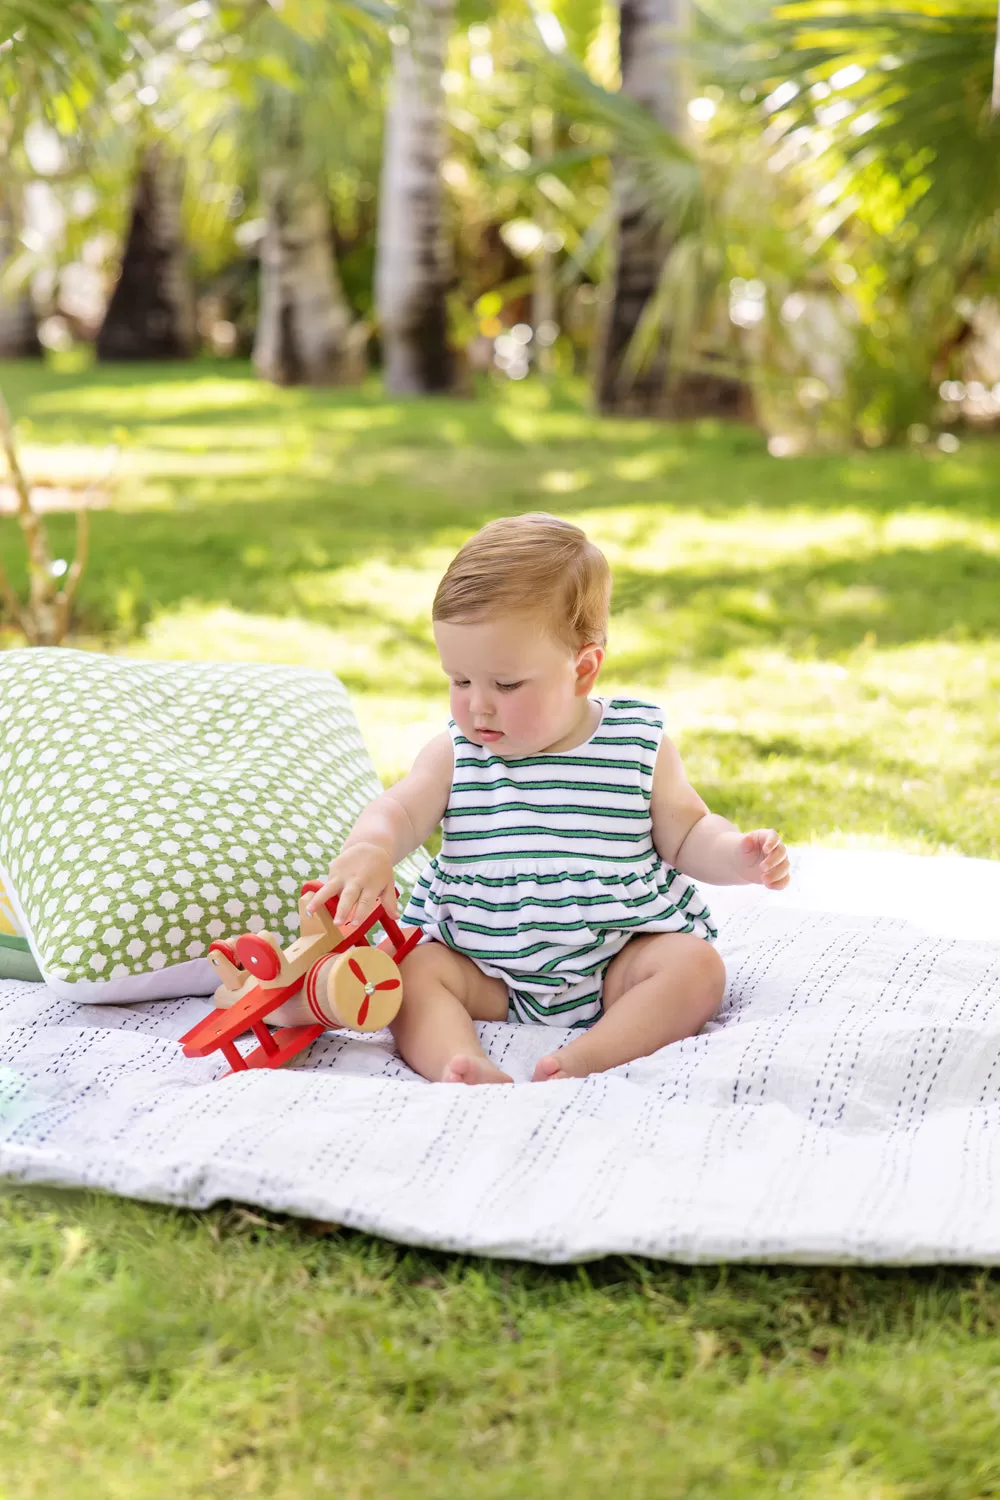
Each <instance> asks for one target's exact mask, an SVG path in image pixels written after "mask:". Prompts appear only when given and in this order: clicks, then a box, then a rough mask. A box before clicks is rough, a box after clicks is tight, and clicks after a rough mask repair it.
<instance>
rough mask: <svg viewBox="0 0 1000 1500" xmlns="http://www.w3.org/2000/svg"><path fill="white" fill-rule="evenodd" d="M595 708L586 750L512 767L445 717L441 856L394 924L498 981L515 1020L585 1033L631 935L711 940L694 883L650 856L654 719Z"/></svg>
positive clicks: (657, 724)
mask: <svg viewBox="0 0 1000 1500" xmlns="http://www.w3.org/2000/svg"><path fill="white" fill-rule="evenodd" d="M597 701H598V702H599V703H600V704H601V707H602V715H601V721H600V723H599V724H598V726H597V729H596V730H595V731H594V733H593V735H592V736H591V737H590V739H589V740H586V741H585V742H584V743H583V744H582V745H575V746H574V747H573V749H571V750H558V751H553V752H550V753H548V754H545V755H529V756H522V757H519V758H512V759H509V760H506V759H504V757H503V756H501V755H496V754H494V753H493V752H492V751H491V750H490V748H489V747H488V746H486V745H476V744H473V742H472V741H471V740H468V739H466V738H465V736H464V735H463V734H462V733H461V731H460V730H459V728H458V726H457V725H456V724H455V722H454V720H449V726H448V727H449V729H450V730H451V737H452V742H453V745H454V750H455V770H454V775H453V779H452V787H451V795H450V797H449V799H448V809H447V812H446V813H445V816H444V820H443V823H442V831H443V838H442V843H441V852H440V853H439V854H438V855H436V856H435V858H434V859H432V860H431V862H430V864H429V865H428V866H427V867H426V869H425V870H424V871H423V873H422V874H421V876H420V879H419V880H418V882H417V884H416V886H415V887H414V889H413V893H412V895H411V896H410V899H409V902H408V903H407V906H406V910H405V912H404V914H403V919H404V921H406V922H410V923H414V924H416V925H417V926H419V927H421V928H422V929H423V933H424V938H425V939H432V938H433V939H436V940H437V941H438V942H441V943H446V944H447V945H448V947H449V948H453V949H455V951H456V952H458V953H464V954H466V955H467V956H468V957H469V958H471V959H473V960H474V961H475V963H476V964H478V966H479V968H480V969H481V970H482V971H483V973H484V974H488V975H490V976H492V977H493V978H496V979H502V980H503V982H504V983H505V984H506V985H507V990H508V994H509V997H510V1011H509V1014H510V1019H511V1020H517V1021H535V1022H541V1023H543V1024H545V1025H549V1026H573V1027H585V1026H590V1025H592V1024H593V1022H594V1021H596V1020H597V1019H598V1017H599V1016H600V1014H601V992H602V986H603V980H604V973H605V970H606V969H607V967H608V964H609V963H610V962H611V960H612V958H614V956H615V954H616V953H618V952H620V951H621V949H622V948H624V946H625V944H626V943H627V942H628V940H629V938H630V937H632V936H634V935H635V934H636V933H637V932H690V933H694V934H696V935H697V936H698V937H701V938H704V939H705V940H706V941H707V942H711V941H712V940H713V939H714V938H715V937H716V930H715V928H714V927H713V926H712V919H711V916H710V914H709V911H708V908H707V906H706V905H705V902H704V901H703V900H702V898H701V896H700V894H699V892H698V888H697V886H695V885H694V883H693V882H692V881H690V880H689V879H688V877H687V876H686V875H682V874H680V872H679V871H677V870H674V869H671V867H670V866H669V865H666V864H664V862H663V860H662V859H661V858H660V856H659V854H657V852H656V849H655V848H654V846H653V839H652V820H651V818H650V811H649V803H650V792H651V788H652V784H653V766H654V764H655V762H656V752H657V750H658V748H659V745H660V740H661V739H662V737H663V714H662V712H661V710H660V709H659V708H657V707H656V706H655V705H654V704H652V703H640V702H636V701H635V700H634V699H631V698H610V699H603V698H602V699H598V700H597Z"/></svg>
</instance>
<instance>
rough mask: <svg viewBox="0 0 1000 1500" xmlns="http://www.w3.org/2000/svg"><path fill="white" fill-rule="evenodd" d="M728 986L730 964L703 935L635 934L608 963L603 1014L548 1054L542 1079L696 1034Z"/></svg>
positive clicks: (607, 1064)
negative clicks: (727, 974)
mask: <svg viewBox="0 0 1000 1500" xmlns="http://www.w3.org/2000/svg"><path fill="white" fill-rule="evenodd" d="M725 985H726V968H725V965H724V964H723V962H722V959H721V958H720V957H719V955H718V953H717V952H716V950H715V949H714V948H713V947H712V946H711V945H710V944H709V943H706V942H705V940H704V939H703V938H700V937H694V936H693V935H692V934H691V933H686V932H651V933H646V934H645V935H644V936H641V937H634V938H632V939H631V940H630V941H629V942H628V943H626V945H625V947H624V948H623V949H622V951H621V952H620V953H618V954H616V955H615V957H614V958H613V959H612V960H611V963H610V964H609V965H608V969H607V973H606V974H605V976H604V994H603V1003H604V1014H603V1015H602V1016H601V1018H600V1020H599V1021H595V1022H594V1025H593V1026H591V1027H590V1029H589V1030H588V1031H584V1032H582V1033H581V1034H580V1036H578V1037H575V1038H574V1039H573V1041H571V1042H568V1043H567V1044H566V1046H565V1047H560V1049H559V1050H558V1052H551V1053H549V1055H548V1057H543V1058H542V1060H541V1062H540V1063H539V1064H538V1066H537V1068H536V1069H535V1081H536V1082H545V1081H547V1080H548V1079H550V1078H582V1077H584V1076H585V1075H586V1074H587V1073H602V1072H603V1071H604V1069H605V1068H614V1067H617V1065H618V1064H619V1063H627V1062H633V1061H634V1060H635V1059H636V1058H637V1057H647V1056H648V1055H649V1053H650V1052H655V1051H656V1050H657V1048H659V1047H665V1046H666V1045H667V1043H668V1042H678V1041H680V1040H681V1038H682V1037H685V1036H694V1034H695V1032H696V1031H700V1030H701V1028H702V1027H703V1026H704V1024H705V1022H706V1021H710V1020H711V1018H712V1017H713V1016H714V1015H715V1012H716V1011H717V1010H718V1008H719V1002H720V1001H721V999H722V992H723V990H724V989H725Z"/></svg>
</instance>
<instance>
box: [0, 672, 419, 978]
mask: <svg viewBox="0 0 1000 1500" xmlns="http://www.w3.org/2000/svg"><path fill="white" fill-rule="evenodd" d="M380 789H381V788H380V783H379V780H378V777H377V775H376V772H375V768H374V766H373V765H372V762H371V759H370V757H369V755H368V752H367V750H366V748H365V745H364V742H363V740H362V738H361V732H360V730H359V728H358V725H357V721H356V720H355V717H354V714H353V711H352V709H351V705H350V702H349V700H348V697H347V693H346V691H345V689H344V686H343V684H342V683H341V682H340V681H339V680H338V679H337V678H336V677H334V676H333V675H332V673H328V672H321V671H310V670H306V669H301V668H296V667H283V666H258V665H247V664H244V663H225V664H216V663H200V662H198V663H189V662H137V661H128V660H125V659H121V658H114V657H108V656H100V655H97V654H94V653H90V652H85V651H67V650H33V651H8V652H4V653H0V865H2V866H3V867H4V869H6V871H7V872H8V875H9V877H10V880H11V883H12V885H13V889H14V890H15V891H16V893H17V896H18V899H19V901H20V904H21V907H22V910H23V911H24V914H25V918H26V921H27V923H28V926H29V928H30V929H31V932H32V934H33V935H34V939H35V942H36V945H37V948H38V950H39V952H40V954H41V956H42V958H43V960H44V962H43V968H44V971H45V973H46V974H47V975H50V976H52V977H54V978H58V979H61V980H63V981H65V982H68V983H79V982H81V981H85V980H86V981H91V982H92V981H95V980H118V979H124V978H125V977H127V976H128V975H135V974H145V973H149V972H150V971H156V970H160V969H164V968H166V967H168V966H170V965H172V964H178V963H184V962H188V961H189V960H191V959H194V958H199V957H201V956H202V955H204V954H205V953H206V952H207V950H208V946H209V944H210V943H211V942H213V941H214V939H216V938H225V937H232V936H234V935H236V934H238V933H241V932H246V931H252V932H256V931H260V930H261V929H262V928H265V927H266V928H267V929H268V931H270V932H274V933H277V934H278V935H279V937H280V939H281V941H282V942H283V943H286V942H289V941H291V940H292V938H293V937H294V936H295V933H296V930H297V927H298V911H297V901H298V894H299V889H300V887H301V884H302V882H303V880H308V879H310V878H314V877H316V876H319V875H323V874H325V873H326V868H327V865H328V864H329V861H330V860H331V858H333V856H334V855H335V854H336V852H337V850H338V849H339V848H340V846H341V844H342V842H343V840H344V837H345V836H346V834H347V833H348V832H349V831H350V829H351V826H352V824H353V823H354V820H355V818H356V817H357V815H358V813H360V811H361V809H362V808H363V807H364V806H365V804H366V803H367V802H369V801H370V800H371V798H372V797H374V796H376V795H377V794H378V792H379V791H380ZM419 854H420V851H418V854H417V855H415V856H411V857H410V859H408V860H406V861H404V862H403V863H402V864H401V865H400V866H399V868H398V871H397V877H396V878H397V882H398V883H399V884H400V886H401V887H402V889H403V891H404V897H405V895H407V894H408V893H409V889H410V887H411V886H412V884H413V881H414V880H415V878H416V875H417V873H418V872H419V869H420V867H421V865H422V863H423V860H422V859H421V858H419V857H418V856H419Z"/></svg>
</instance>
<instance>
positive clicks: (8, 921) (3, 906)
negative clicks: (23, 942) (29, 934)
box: [0, 880, 24, 937]
mask: <svg viewBox="0 0 1000 1500" xmlns="http://www.w3.org/2000/svg"><path fill="white" fill-rule="evenodd" d="M0 933H3V935H4V937H24V933H23V931H22V930H21V924H20V922H19V921H18V920H17V917H16V916H15V915H14V907H13V905H12V904H11V900H10V897H9V896H8V895H7V892H6V891H5V890H4V884H3V881H2V880H0Z"/></svg>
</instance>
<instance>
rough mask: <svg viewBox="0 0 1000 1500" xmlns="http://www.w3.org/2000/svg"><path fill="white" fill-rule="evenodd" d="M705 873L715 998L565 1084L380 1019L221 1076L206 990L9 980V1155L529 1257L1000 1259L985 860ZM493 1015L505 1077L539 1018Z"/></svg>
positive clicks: (1, 1166)
mask: <svg viewBox="0 0 1000 1500" xmlns="http://www.w3.org/2000/svg"><path fill="white" fill-rule="evenodd" d="M708 894H709V895H710V896H711V900H712V906H713V910H714V911H715V912H716V914H717V915H718V916H719V917H720V918H722V924H721V925H722V938H721V948H722V952H723V955H724V957H725V958H726V961H727V964H728V967H729V974H730V980H729V986H728V989H727V992H726V999H725V1002H724V1006H723V1009H722V1011H721V1013H720V1015H719V1016H718V1018H717V1020H716V1021H715V1022H713V1023H712V1025H711V1026H710V1027H708V1028H707V1029H706V1031H705V1032H704V1033H702V1035H700V1036H698V1037H696V1038H693V1039H691V1040H690V1041H686V1042H682V1043H679V1044H677V1045H675V1046H673V1047H667V1048H664V1050H663V1051H662V1052H660V1053H658V1054H656V1055H655V1056H654V1057H651V1058H646V1059H644V1060H642V1061H640V1062H637V1063H633V1064H632V1065H630V1066H628V1067H623V1068H618V1069H616V1070H615V1071H614V1072H612V1073H608V1074H604V1075H601V1076H598V1077H593V1078H588V1079H585V1080H583V1081H580V1082H565V1083H550V1084H544V1085H542V1084H530V1083H528V1082H527V1081H524V1082H519V1083H517V1084H516V1085H515V1086H514V1087H513V1088H509V1087H508V1088H477V1089H467V1088H462V1087H457V1086H451V1085H447V1084H434V1085H432V1084H428V1083H425V1082H423V1081H422V1080H421V1079H418V1078H416V1077H415V1076H414V1075H413V1074H412V1073H411V1072H410V1071H409V1070H408V1069H407V1068H406V1067H405V1066H404V1065H403V1064H402V1063H401V1062H400V1061H399V1060H398V1059H397V1058H396V1057H395V1056H394V1055H393V1053H392V1050H391V1045H390V1041H389V1039H388V1038H387V1036H386V1035H385V1034H384V1033H379V1034H378V1035H376V1036H375V1037H369V1038H356V1037H351V1038H349V1039H345V1038H344V1037H343V1036H341V1035H337V1034H331V1035H329V1036H328V1037H326V1038H324V1039H322V1041H321V1042H320V1043H319V1044H318V1045H316V1046H315V1047H314V1048H313V1049H312V1051H311V1052H310V1053H308V1054H307V1055H306V1057H305V1059H303V1060H300V1061H299V1062H298V1063H297V1064H295V1065H293V1066H291V1067H288V1068H285V1069H283V1070H280V1071H277V1072H267V1071H261V1072H252V1073H244V1074H241V1075H239V1076H236V1077H228V1078H220V1077H219V1075H220V1074H221V1073H222V1072H223V1071H224V1066H225V1065H224V1064H223V1063H222V1062H221V1061H217V1060H215V1059H212V1058H209V1059H205V1060H202V1061H195V1060H188V1059H186V1058H185V1057H183V1055H182V1054H181V1051H180V1049H179V1047H178V1046H177V1045H176V1038H177V1037H178V1036H180V1035H181V1033H182V1032H183V1031H185V1030H186V1029H187V1028H188V1027H189V1026H190V1025H191V1024H192V1023H193V1022H194V1021H195V1020H197V1019H198V1017H199V1016H201V1015H203V1014H205V1010H206V1003H205V1002H204V1001H203V1000H184V1001H175V1002H168V1003H159V1004H146V1005H137V1006H134V1007H110V1006H100V1007H96V1006H92V1007H86V1006H79V1007H78V1006H74V1005H73V1004H72V1003H70V1002H67V1001H66V1000H61V999H58V998H56V997H55V996H54V995H53V994H52V993H51V992H50V991H48V990H46V989H45V988H43V987H42V986H40V985H31V984H26V983H22V982H18V981H14V980H6V981H0V1171H2V1172H3V1174H4V1175H6V1176H8V1177H11V1178H15V1179H19V1180H21V1181H27V1182H41V1183H64V1184H75V1185H83V1186H89V1187H94V1188H104V1189H108V1190H110V1191H111V1192H115V1193H121V1194H125V1195H127V1196H130V1197H135V1198H145V1199H151V1200H154V1201H158V1202H164V1203H176V1204H188V1205H191V1206H193V1207H203V1206H205V1205H207V1204H210V1203H212V1202H214V1201H216V1200H218V1199H221V1198H228V1199H236V1200H240V1201H242V1202H246V1203H253V1204H258V1205H261V1206H263V1207H265V1208H268V1209H275V1210H284V1211H287V1212H290V1213H294V1214H302V1215H306V1216H309V1217H311V1218H316V1219H324V1220H332V1221H335V1222H338V1223H342V1224H346V1225H351V1226H354V1227H356V1228H359V1229H366V1230H371V1231H373V1232H376V1233H378V1234H383V1235H387V1236H389V1237H390V1238H392V1239H396V1240H402V1241H407V1242H411V1243H414V1244H422V1245H434V1246H438V1247H441V1248H446V1249H453V1250H467V1251H480V1252H483V1253H486V1254H489V1255H511V1256H517V1257H521V1258H524V1259H527V1260H536V1261H567V1260H575V1259H582V1258H584V1257H587V1256H594V1255H602V1254H607V1253H609V1252H613V1251H623V1252H634V1253H641V1254H647V1255H653V1256H661V1257H664V1258H668V1259H675V1260H684V1261H697V1260H714V1259H732V1260H736V1259H752V1260H786V1261H790V1260H798V1261H870V1262H909V1263H915V1262H929V1261H977V1262H983V1263H997V1262H1000V918H998V913H1000V864H993V863H989V862H986V861H980V860H960V859H935V860H930V859H919V858H914V857H909V856H902V855H876V854H862V853H850V852H829V851H818V850H801V851H798V852H797V853H796V854H795V856H794V883H793V886H792V888H791V889H790V890H789V891H787V892H785V893H783V894H782V895H781V896H777V897H776V896H768V895H767V894H765V893H764V892H762V891H759V890H745V889H741V890H732V891H710V892H709V893H708ZM483 1035H484V1038H485V1041H486V1044H487V1046H488V1049H489V1051H490V1053H491V1055H492V1056H493V1057H495V1058H496V1059H497V1060H498V1061H499V1062H502V1064H503V1066H504V1067H505V1068H506V1069H507V1070H508V1071H509V1072H511V1073H512V1074H513V1075H514V1076H515V1078H516V1079H518V1080H527V1079H528V1078H529V1077H530V1073H531V1069H532V1067H533V1064H534V1062H535V1060H536V1058H537V1057H539V1056H540V1055H541V1054H542V1052H543V1051H545V1050H547V1049H548V1048H550V1047H551V1046H552V1043H553V1041H554V1040H555V1038H554V1037H553V1033H552V1030H551V1029H550V1028H535V1027H527V1026H506V1025H496V1026H485V1027H483Z"/></svg>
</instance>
